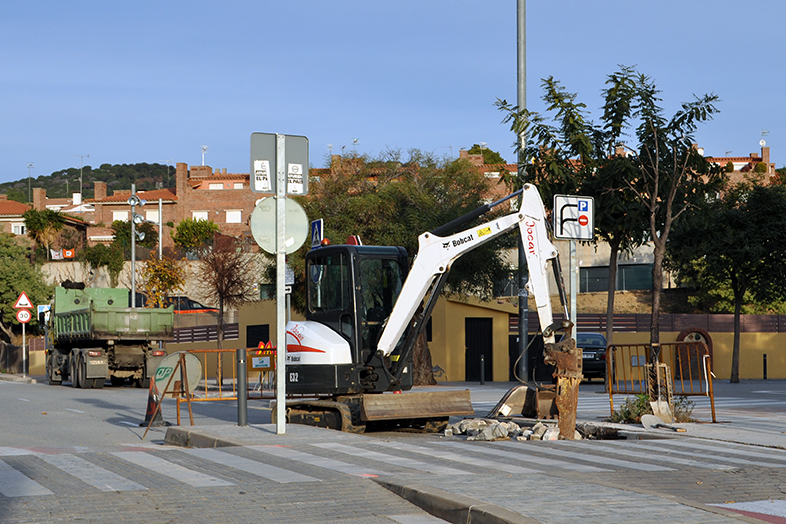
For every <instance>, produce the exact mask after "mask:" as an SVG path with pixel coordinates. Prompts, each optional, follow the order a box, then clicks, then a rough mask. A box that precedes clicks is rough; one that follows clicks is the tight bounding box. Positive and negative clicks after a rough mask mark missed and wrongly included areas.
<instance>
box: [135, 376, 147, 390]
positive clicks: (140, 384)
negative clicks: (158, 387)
mask: <svg viewBox="0 0 786 524" xmlns="http://www.w3.org/2000/svg"><path fill="white" fill-rule="evenodd" d="M133 383H134V387H135V388H142V389H148V388H149V387H150V377H145V378H135V379H134V380H133Z"/></svg>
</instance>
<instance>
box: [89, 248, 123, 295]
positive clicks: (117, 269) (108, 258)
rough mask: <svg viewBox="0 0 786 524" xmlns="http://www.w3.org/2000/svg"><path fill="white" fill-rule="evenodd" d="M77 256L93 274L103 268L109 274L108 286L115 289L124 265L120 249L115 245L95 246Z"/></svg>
mask: <svg viewBox="0 0 786 524" xmlns="http://www.w3.org/2000/svg"><path fill="white" fill-rule="evenodd" d="M78 256H79V258H80V259H82V260H84V261H85V262H87V263H88V264H89V265H90V268H91V269H92V271H93V272H96V271H98V270H99V269H100V268H102V267H105V268H106V270H107V272H108V273H109V281H110V285H111V286H112V287H117V284H118V279H119V278H120V273H121V272H122V271H123V266H124V265H125V256H123V249H122V247H120V246H119V245H116V244H112V245H111V246H107V245H104V244H97V245H95V246H93V247H88V248H87V249H84V250H82V251H81V252H80V253H79V255H78Z"/></svg>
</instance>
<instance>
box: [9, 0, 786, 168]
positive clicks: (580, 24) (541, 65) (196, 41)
mask: <svg viewBox="0 0 786 524" xmlns="http://www.w3.org/2000/svg"><path fill="white" fill-rule="evenodd" d="M785 15H786V2H782V1H780V0H768V1H765V0H750V1H747V2H739V1H731V0H714V1H709V0H691V1H689V2H684V1H675V0H661V1H659V2H630V1H613V0H595V1H592V2H588V1H586V0H550V1H547V0H530V1H529V2H528V5H527V78H528V81H527V95H528V102H527V105H528V107H529V108H530V109H533V110H542V109H543V104H542V103H541V100H540V96H541V94H542V90H541V87H540V84H541V79H542V78H544V77H547V76H554V77H555V78H556V79H558V80H560V81H561V82H562V84H563V85H564V86H565V87H566V88H567V89H568V90H569V91H571V92H575V93H578V99H579V100H580V101H582V102H584V103H586V104H587V106H588V109H590V110H591V111H593V112H594V113H595V114H596V115H597V114H598V108H599V106H600V105H601V98H600V92H601V89H602V88H603V82H604V81H605V78H606V76H607V75H608V74H609V73H612V72H614V71H616V69H617V66H618V64H624V65H631V66H633V65H635V66H637V68H638V70H639V71H640V72H642V73H644V74H646V75H649V76H651V77H652V78H653V79H654V81H655V83H656V84H657V86H658V87H659V88H660V89H661V90H662V97H663V106H664V108H665V109H666V110H667V114H668V115H671V114H673V112H674V111H676V110H677V109H678V108H679V104H680V103H681V102H684V101H689V100H692V98H693V94H694V93H695V94H697V95H700V94H704V93H716V94H717V95H718V96H719V97H720V99H721V101H720V102H719V104H718V107H719V109H720V111H721V112H720V114H718V115H717V116H716V117H715V119H714V120H713V121H712V122H710V123H708V124H705V125H702V126H701V127H700V129H699V131H698V133H697V139H698V142H699V145H700V146H702V147H704V149H705V153H706V154H708V155H715V156H725V155H726V154H727V152H731V153H730V154H731V155H734V156H737V155H740V156H747V155H748V154H750V153H753V152H758V151H759V141H760V140H761V139H762V130H766V131H768V132H769V133H768V134H767V135H766V136H764V137H763V138H764V139H765V140H766V141H767V144H768V145H769V146H771V148H772V149H771V154H772V161H773V162H775V163H776V167H782V166H784V165H786V132H784V129H783V124H782V122H783V115H784V104H786V101H785V100H784V96H783V88H782V84H783V82H784V78H783V76H784V74H786V73H784V67H783V66H784V53H785V51H784V49H786V46H783V44H782V42H781V41H780V38H779V34H780V30H781V27H782V25H783V21H784V20H786V16H785ZM0 49H2V51H0V71H1V72H2V74H0V122H2V127H1V128H0V182H5V181H9V180H15V179H20V178H26V177H27V175H28V168H27V163H28V162H34V163H35V167H34V168H33V169H32V170H31V174H32V175H33V177H36V176H38V175H48V174H50V173H52V172H53V171H56V170H60V169H63V168H67V167H79V163H80V158H79V156H78V155H90V158H85V159H84V162H85V164H86V165H92V166H99V165H101V164H104V163H109V164H124V163H136V162H148V163H153V162H159V163H166V162H167V161H171V162H172V163H176V162H186V163H188V164H191V165H198V164H200V163H201V161H202V157H201V146H202V145H207V146H208V147H209V149H208V151H207V153H206V155H205V163H206V164H207V165H210V166H212V167H214V168H226V169H227V170H228V171H229V172H243V173H246V172H248V170H249V140H250V135H251V133H252V132H268V133H285V134H296V135H305V136H307V137H308V138H309V141H310V162H311V165H312V166H314V167H323V166H324V165H325V158H326V155H327V154H328V152H329V144H332V148H333V149H332V151H333V153H340V152H341V150H342V148H344V150H345V151H351V150H352V149H353V147H355V148H356V149H357V151H358V153H365V154H370V155H372V156H374V155H378V154H379V153H381V152H382V151H384V150H385V149H401V150H402V151H407V150H408V149H410V148H418V149H421V150H424V151H428V152H432V153H434V154H436V155H438V156H443V155H451V154H452V155H453V156H458V151H459V149H460V148H468V147H471V146H472V144H474V143H480V142H486V143H487V144H488V147H489V148H491V149H494V150H497V151H499V152H501V153H502V155H503V157H505V158H506V159H508V160H509V161H513V160H514V156H515V155H514V154H513V148H512V146H513V141H514V137H513V135H512V133H511V132H510V131H509V129H508V127H507V126H506V125H503V124H502V123H501V120H502V115H501V113H499V111H498V110H497V109H496V108H495V107H494V102H495V100H496V99H497V98H506V99H508V100H509V101H512V102H514V103H515V101H516V2H515V0H504V1H502V0H495V1H491V2H478V1H474V2H473V1H465V0H449V1H448V0H427V1H423V0H419V1H412V0H396V1H389V0H366V1H341V0H336V1H332V2H325V1H296V0H290V1H280V0H278V1H275V2H274V1H267V0H256V1H244V0H243V1H240V0H237V1H233V0H226V1H222V2H219V1H199V0H189V1H185V0H155V1H147V0H136V1H133V2H131V1H111V2H107V1H98V0H96V1H84V0H71V1H69V2H62V1H49V0H40V1H38V0H32V1H21V0H11V1H10V2H6V3H5V4H4V6H3V13H2V17H0ZM353 139H358V141H357V144H356V145H354V146H353Z"/></svg>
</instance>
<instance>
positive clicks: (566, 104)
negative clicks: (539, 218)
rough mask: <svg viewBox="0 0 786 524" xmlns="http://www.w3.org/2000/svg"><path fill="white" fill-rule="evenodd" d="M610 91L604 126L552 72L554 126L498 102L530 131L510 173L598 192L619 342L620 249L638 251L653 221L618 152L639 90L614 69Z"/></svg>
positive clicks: (600, 236)
mask: <svg viewBox="0 0 786 524" xmlns="http://www.w3.org/2000/svg"><path fill="white" fill-rule="evenodd" d="M606 83H607V86H608V87H607V89H605V90H604V105H603V116H602V118H601V122H600V124H599V125H596V124H593V123H592V122H591V121H589V120H588V118H587V114H586V110H585V108H586V105H585V104H583V103H577V102H576V94H574V93H569V92H567V91H566V90H565V89H564V88H563V87H562V86H561V85H560V83H559V82H558V81H556V80H554V78H553V77H549V78H547V79H544V80H543V90H544V95H543V100H544V101H545V102H546V104H547V108H548V109H547V111H549V112H550V113H554V120H555V121H556V123H557V125H556V126H552V125H549V124H547V123H546V122H545V120H544V118H543V117H542V116H541V115H539V114H537V113H534V112H529V111H526V110H523V111H522V110H519V108H518V107H513V106H511V105H509V104H508V103H507V102H506V101H504V100H498V101H497V107H498V108H499V109H500V110H502V111H504V112H505V113H506V116H505V119H504V122H505V123H511V129H512V130H513V131H514V132H515V133H516V135H517V136H519V135H520V134H522V133H524V134H525V135H526V136H527V137H528V141H527V143H526V144H525V147H524V148H523V150H522V148H520V153H522V154H523V156H524V158H526V159H528V160H529V161H530V163H529V164H528V165H527V169H526V171H524V172H521V173H519V174H518V176H516V177H511V176H506V177H503V180H504V181H505V182H506V183H508V184H509V185H511V186H512V187H513V188H514V189H518V188H520V187H521V186H522V185H523V184H524V183H526V182H532V183H534V184H535V185H536V186H538V188H539V189H540V191H541V193H542V194H543V196H544V200H546V201H547V202H548V201H551V200H552V198H553V195H554V194H560V193H567V194H580V195H585V196H592V197H593V198H594V199H595V220H594V222H595V231H596V237H595V239H594V240H593V242H594V243H596V244H597V243H598V242H600V241H603V242H606V243H607V244H608V245H609V248H610V256H609V283H608V301H607V307H606V319H607V322H606V337H607V340H608V341H609V343H611V342H612V337H613V328H614V295H615V292H616V275H617V260H618V257H619V254H620V252H626V251H632V250H633V249H634V248H635V247H637V246H638V245H640V244H642V243H643V240H644V234H643V231H644V230H645V228H646V221H645V217H644V216H643V213H642V212H641V205H640V203H639V202H638V201H637V199H636V197H635V194H634V193H633V192H632V191H630V189H629V188H628V183H629V181H630V180H633V179H634V178H635V175H636V165H635V163H634V162H633V160H632V158H631V157H629V156H628V155H627V154H625V153H624V152H621V151H619V147H618V144H619V143H620V138H621V136H622V134H623V133H624V132H625V129H626V128H627V127H629V126H630V120H631V117H632V115H631V112H632V106H631V102H632V98H633V95H634V91H633V89H632V84H631V82H630V80H629V79H628V78H627V77H625V76H624V75H620V74H612V75H610V76H609V78H608V80H607V82H606Z"/></svg>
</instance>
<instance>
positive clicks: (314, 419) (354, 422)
mask: <svg viewBox="0 0 786 524" xmlns="http://www.w3.org/2000/svg"><path fill="white" fill-rule="evenodd" d="M286 414H287V422H289V423H290V424H305V425H309V426H317V427H323V428H329V429H335V430H338V431H346V432H349V433H364V432H365V431H366V430H369V431H408V432H418V433H436V432H439V431H442V430H443V429H445V427H447V425H448V422H449V418H450V417H451V416H473V415H474V414H475V411H474V410H473V409H472V403H471V402H470V397H469V390H463V391H435V392H418V393H401V394H396V393H385V394H363V395H348V396H339V397H336V398H334V399H329V400H324V399H322V400H320V399H314V400H309V399H302V400H300V399H299V400H292V401H288V402H287V409H286ZM273 417H274V419H275V410H273ZM273 422H274V423H275V420H273Z"/></svg>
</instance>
